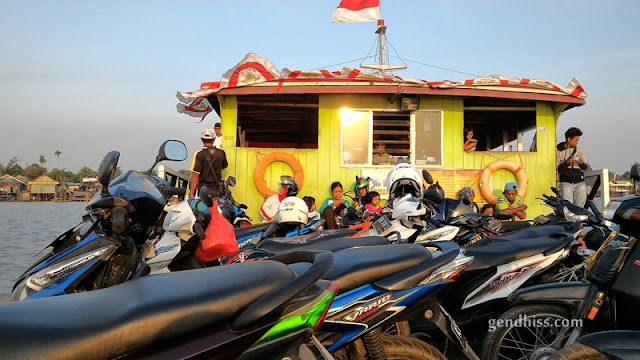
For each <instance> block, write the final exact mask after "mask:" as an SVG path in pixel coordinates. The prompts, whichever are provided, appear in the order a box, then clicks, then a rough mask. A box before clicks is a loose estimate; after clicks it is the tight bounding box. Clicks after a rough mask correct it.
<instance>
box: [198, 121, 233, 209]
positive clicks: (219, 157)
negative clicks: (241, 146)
mask: <svg viewBox="0 0 640 360" xmlns="http://www.w3.org/2000/svg"><path fill="white" fill-rule="evenodd" d="M214 138H215V131H214V130H213V129H204V130H203V131H202V133H201V134H200V140H202V144H203V148H202V149H201V150H198V151H197V152H196V153H195V154H193V161H192V163H191V169H190V170H191V182H190V183H189V197H194V196H195V195H196V189H200V188H201V187H202V186H205V185H206V186H207V188H209V191H210V192H211V195H212V196H214V197H217V196H218V195H220V186H221V183H222V169H226V168H227V166H229V163H228V162H227V155H226V154H225V152H224V150H221V149H218V148H216V147H214V146H213V141H214Z"/></svg>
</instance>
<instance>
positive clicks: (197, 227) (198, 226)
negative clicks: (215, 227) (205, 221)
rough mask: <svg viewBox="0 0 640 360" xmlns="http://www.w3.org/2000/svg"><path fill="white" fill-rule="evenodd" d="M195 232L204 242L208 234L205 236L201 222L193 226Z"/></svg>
mask: <svg viewBox="0 0 640 360" xmlns="http://www.w3.org/2000/svg"><path fill="white" fill-rule="evenodd" d="M193 232H194V233H195V234H196V236H198V238H199V239H200V240H204V239H205V238H206V237H207V234H205V232H204V228H203V227H202V224H200V223H199V222H196V223H195V224H193Z"/></svg>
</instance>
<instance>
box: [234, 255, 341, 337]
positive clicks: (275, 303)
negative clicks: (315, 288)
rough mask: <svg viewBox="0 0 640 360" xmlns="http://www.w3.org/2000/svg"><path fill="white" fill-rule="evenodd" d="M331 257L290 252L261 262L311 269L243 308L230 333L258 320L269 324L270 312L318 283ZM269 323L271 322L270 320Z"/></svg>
mask: <svg viewBox="0 0 640 360" xmlns="http://www.w3.org/2000/svg"><path fill="white" fill-rule="evenodd" d="M333 258H334V255H333V253H331V252H328V251H313V252H312V251H294V252H290V253H287V254H282V255H278V256H274V257H271V258H269V259H266V260H265V261H278V262H281V263H283V264H294V263H297V262H310V263H312V265H311V267H310V268H309V269H308V270H307V271H305V272H304V274H302V275H300V276H298V277H296V278H295V279H293V280H291V281H289V282H287V283H285V284H283V285H282V286H280V287H279V288H277V289H275V290H274V291H272V292H270V293H269V294H267V295H265V296H264V297H262V298H260V299H258V300H257V301H256V302H254V303H253V304H251V305H250V306H249V307H248V308H246V309H245V310H244V311H243V312H242V314H240V316H238V317H237V318H236V319H235V321H234V322H233V324H232V325H231V330H232V331H240V330H245V329H248V328H252V327H256V326H257V325H258V324H254V323H256V322H258V321H260V320H263V321H269V320H270V319H269V318H271V316H270V315H274V311H276V310H278V309H280V308H281V307H282V306H283V305H286V304H287V303H288V302H289V301H290V300H291V299H293V298H294V297H295V296H297V295H298V294H300V293H301V292H302V291H303V290H304V289H306V288H307V287H309V286H311V285H313V284H314V283H315V282H316V281H318V280H320V278H321V277H322V275H324V273H325V272H326V271H327V270H329V267H330V266H331V264H332V263H333ZM271 320H272V319H271Z"/></svg>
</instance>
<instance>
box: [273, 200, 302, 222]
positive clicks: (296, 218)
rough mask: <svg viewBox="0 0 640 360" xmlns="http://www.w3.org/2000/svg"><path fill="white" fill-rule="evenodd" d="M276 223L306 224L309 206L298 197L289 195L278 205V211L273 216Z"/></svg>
mask: <svg viewBox="0 0 640 360" xmlns="http://www.w3.org/2000/svg"><path fill="white" fill-rule="evenodd" d="M274 220H275V221H276V223H278V224H285V223H293V224H303V225H306V224H307V221H308V220H309V207H308V206H307V203H306V202H304V200H302V199H300V198H299V197H295V196H289V197H286V198H284V200H282V201H281V202H280V205H278V212H277V213H276V216H275V217H274Z"/></svg>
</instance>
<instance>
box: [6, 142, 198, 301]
mask: <svg viewBox="0 0 640 360" xmlns="http://www.w3.org/2000/svg"><path fill="white" fill-rule="evenodd" d="M186 156H187V149H186V147H185V145H184V143H182V142H180V141H177V140H167V141H165V142H164V143H163V144H162V146H160V149H159V152H158V155H157V157H156V160H155V163H154V164H153V165H152V166H151V168H150V169H149V170H148V171H147V172H146V173H145V174H142V173H140V172H137V171H133V170H130V171H127V172H126V173H124V174H122V175H120V176H119V177H118V178H116V179H113V177H114V174H115V170H116V168H117V166H118V159H119V157H120V153H118V152H117V151H111V152H109V153H108V154H107V155H106V156H105V157H104V159H103V160H102V162H101V163H100V167H99V169H98V180H99V182H100V184H101V185H102V190H101V191H100V192H99V193H97V194H96V195H95V196H94V197H93V198H92V199H91V201H89V204H88V205H87V210H88V212H87V213H86V214H85V215H84V216H83V217H82V219H83V222H82V223H80V224H79V225H77V226H75V227H74V228H72V229H69V230H68V231H66V232H65V233H63V234H62V235H60V236H58V237H57V238H56V239H55V240H54V241H53V242H51V243H50V244H49V245H48V246H47V247H45V249H46V248H49V251H48V252H47V253H46V254H45V255H44V256H43V257H42V258H40V259H39V260H38V261H36V262H35V263H34V264H33V265H32V266H31V267H30V268H29V269H27V270H26V271H25V272H24V273H23V274H22V275H21V276H20V278H19V279H18V281H17V282H16V284H15V285H14V287H13V291H12V294H11V300H12V301H18V300H24V299H33V298H39V297H49V296H56V295H62V294H70V293H74V292H84V291H89V290H95V289H100V288H105V287H109V286H112V285H115V284H120V283H123V282H125V281H127V280H130V279H133V278H137V277H140V276H143V275H145V274H146V273H148V270H149V269H148V267H146V266H145V264H144V263H143V262H141V261H140V257H141V251H140V249H141V248H142V246H143V245H144V243H145V242H146V240H147V236H148V235H149V234H150V233H152V232H153V229H154V227H155V224H156V222H157V220H158V218H159V216H160V215H161V214H162V211H163V208H164V206H165V205H166V204H167V203H168V202H169V201H170V199H171V198H172V197H173V196H174V195H177V196H184V194H185V193H186V189H185V188H182V187H177V188H175V187H172V186H171V185H170V184H169V183H168V182H167V181H165V180H163V179H161V178H158V177H156V176H152V175H151V172H152V171H153V169H154V167H155V166H156V164H158V163H159V162H160V161H163V160H171V161H181V160H184V159H185V158H186ZM43 250H44V249H43Z"/></svg>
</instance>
